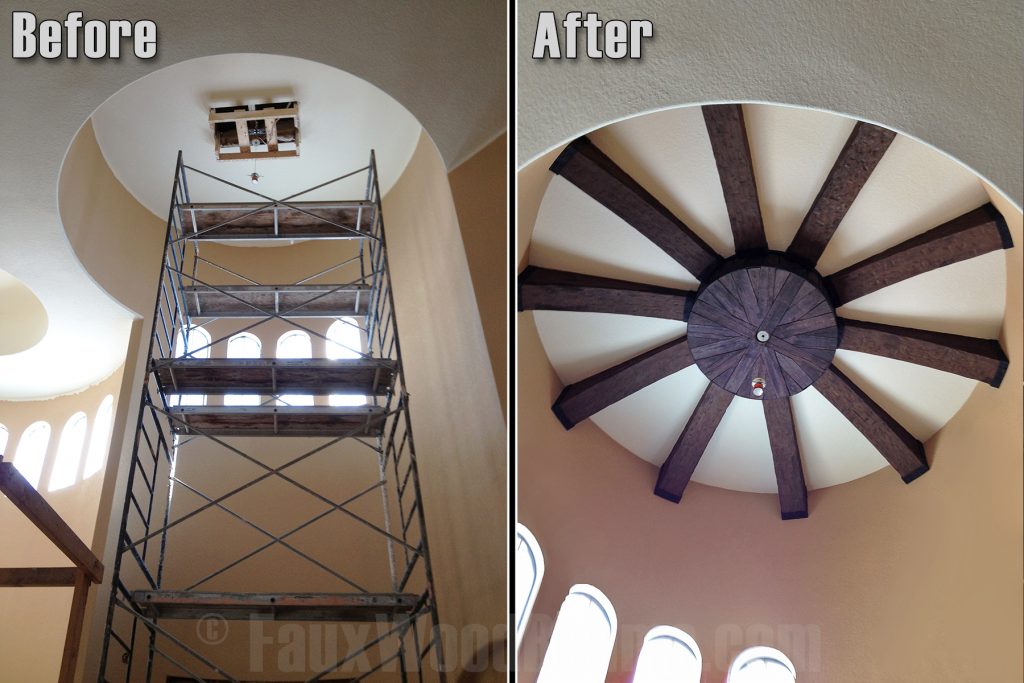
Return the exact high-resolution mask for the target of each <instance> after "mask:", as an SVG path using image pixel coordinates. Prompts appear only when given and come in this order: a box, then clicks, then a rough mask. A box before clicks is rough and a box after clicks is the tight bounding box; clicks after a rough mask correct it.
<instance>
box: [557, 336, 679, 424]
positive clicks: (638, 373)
mask: <svg viewBox="0 0 1024 683" xmlns="http://www.w3.org/2000/svg"><path fill="white" fill-rule="evenodd" d="M690 365H693V356H692V355H691V354H690V347H689V344H688V343H687V339H686V337H685V336H683V337H680V338H679V339H673V340H672V341H670V342H667V343H665V344H662V345H661V346H659V347H657V348H655V349H651V350H650V351H647V352H646V353H642V354H640V355H639V356H635V357H633V358H630V359H629V360H627V361H624V362H622V363H619V364H618V365H615V366H614V367H611V368H608V369H607V370H604V371H602V372H599V373H597V374H596V375H592V376H591V377H588V378H587V379H584V380H581V381H579V382H576V383H574V384H570V385H569V386H567V387H565V389H563V390H562V393H561V394H559V395H558V398H557V399H556V400H555V403H554V405H552V406H551V410H552V412H554V414H555V416H556V417H557V418H558V420H559V422H561V423H562V426H564V427H565V428H566V429H572V428H573V427H575V426H576V425H578V424H579V423H580V422H582V421H583V420H586V419H587V418H588V417H590V416H591V415H594V414H595V413H597V412H599V411H601V410H603V409H605V408H607V407H608V406H610V405H612V404H613V403H617V402H618V401H621V400H622V399H624V398H626V397H627V396H629V395H631V394H633V393H635V392H637V391H639V390H640V389H643V388H644V387H646V386H648V385H649V384H653V383H655V382H657V381H658V380H660V379H663V378H665V377H668V376H669V375H671V374H673V373H676V372H679V371H680V370H682V369H684V368H686V367H688V366H690Z"/></svg>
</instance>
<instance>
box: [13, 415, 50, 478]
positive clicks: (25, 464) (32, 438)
mask: <svg viewBox="0 0 1024 683" xmlns="http://www.w3.org/2000/svg"><path fill="white" fill-rule="evenodd" d="M49 443H50V425H49V424H47V423H46V422H33V423H32V424H30V425H29V427H28V429H26V430H25V433H24V434H22V435H21V439H20V440H19V441H18V451H17V452H16V453H15V454H14V466H15V467H17V468H18V471H19V472H21V476H23V477H25V479H27V480H28V483H29V484H31V485H32V488H39V477H40V476H42V474H43V461H44V460H46V447H47V446H48V445H49Z"/></svg>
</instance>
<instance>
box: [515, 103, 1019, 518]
mask: <svg viewBox="0 0 1024 683" xmlns="http://www.w3.org/2000/svg"><path fill="white" fill-rule="evenodd" d="M551 171H552V173H553V174H554V175H553V176H552V177H551V179H550V183H549V185H548V187H547V189H546V191H545V194H544V197H543V199H542V201H541V205H540V207H539V210H538V214H537V219H536V223H535V225H534V231H533V237H532V241H531V243H530V267H528V268H527V269H526V270H524V271H523V273H522V274H521V275H520V279H519V304H520V308H521V309H522V310H527V311H533V313H532V315H533V316H534V320H535V322H536V325H537V330H538V333H539V335H540V339H541V343H542V345H543V347H544V350H545V352H546V354H547V356H548V359H549V360H550V362H551V365H552V367H553V368H554V369H555V371H556V373H557V374H558V376H559V378H560V379H561V380H562V383H563V385H564V386H565V388H564V390H563V391H562V393H561V395H560V396H559V397H558V399H557V400H556V401H555V403H554V405H553V406H552V409H553V411H554V413H555V415H556V416H557V417H558V419H559V420H560V421H561V422H562V424H563V425H564V426H565V427H566V428H568V429H571V428H572V427H574V426H575V425H576V424H578V423H579V422H582V421H584V420H587V419H590V420H592V421H593V422H594V424H596V425H597V426H598V427H599V428H600V429H602V430H604V431H605V432H606V433H607V434H608V435H609V436H611V437H612V438H613V439H615V440H616V441H618V442H619V443H620V444H622V445H623V446H624V447H625V448H627V449H628V450H630V451H632V452H633V453H635V454H636V455H638V456H639V457H641V458H643V459H645V460H647V461H649V462H651V463H652V464H654V465H657V466H658V467H659V470H658V475H657V481H656V484H655V487H654V492H655V493H656V494H657V495H659V496H661V497H663V498H666V499H668V500H673V501H676V502H678V501H680V500H681V498H682V496H683V492H684V490H685V487H686V485H687V484H688V482H690V481H697V482H701V483H704V484H709V485H713V486H719V487H724V488H729V489H735V490H739V491H750V492H760V493H776V492H777V493H778V494H779V500H780V507H781V512H782V516H783V517H784V518H793V517H804V516H806V515H807V503H806V491H807V490H808V489H815V488H822V487H826V486H833V485H837V484H842V483H844V482H848V481H851V480H853V479H857V478H859V477H862V476H865V475H867V474H870V473H871V472H874V471H876V470H879V469H881V468H884V467H888V468H891V469H892V470H895V475H898V476H900V477H901V478H902V479H903V480H904V481H906V482H911V481H913V480H914V479H916V478H917V477H919V476H921V475H922V474H924V473H925V472H926V471H927V469H928V463H927V460H926V458H925V456H924V448H923V442H924V441H926V440H927V439H929V438H930V437H931V436H933V435H934V434H935V433H936V432H937V431H938V430H939V429H941V428H942V426H943V425H945V424H946V422H948V421H949V419H950V418H951V417H952V416H953V415H954V414H956V412H957V411H958V410H959V409H960V407H961V406H962V405H963V404H964V402H965V401H966V400H967V398H968V397H969V396H970V394H971V393H972V392H973V391H974V390H975V389H976V388H977V387H978V384H979V383H983V384H989V385H992V386H998V385H999V384H1000V382H1001V381H1002V378H1003V375H1004V373H1005V371H1006V366H1007V361H1006V356H1005V355H1004V353H1003V351H1002V349H1001V348H1000V346H999V342H998V341H997V339H998V337H999V334H1000V330H1001V326H1002V320H1003V316H1004V312H1005V310H1004V309H1005V289H1006V254H1005V250H1006V249H1010V248H1013V245H1012V241H1011V239H1010V236H1009V231H1008V230H1007V227H1006V222H1005V220H1004V219H1003V217H1002V216H1001V215H1000V214H999V212H998V211H997V210H996V209H995V208H994V206H993V205H992V204H991V203H990V202H989V197H988V195H987V193H986V191H985V189H984V187H983V185H982V184H981V182H980V181H979V180H978V179H977V177H976V176H974V174H973V173H971V172H970V171H968V170H967V169H966V168H964V167H963V166H962V165H960V164H959V163H957V162H956V161H954V160H952V159H950V158H949V157H947V156H945V155H943V154H942V153H940V152H938V151H936V150H934V149H932V148H930V147H928V146H927V145H925V144H923V143H920V142H918V141H915V140H913V139H910V138H907V137H904V136H902V135H897V134H896V133H894V132H893V131H891V130H888V129H886V128H883V127H881V126H877V125H873V124H870V123H866V122H861V121H854V120H852V119H849V118H847V117H843V116H839V115H835V114H830V113H826V112H821V111H812V110H807V109H800V108H795V107H784V106H776V105H750V104H746V105H739V104H722V105H705V106H700V107H681V108H677V109H671V110H665V111H661V112H657V113H654V114H647V115H643V116H639V117H634V118H631V119H626V120H624V121H620V122H618V123H615V124H612V125H609V126H606V127H604V128H602V129H599V130H597V131H593V132H591V133H589V134H588V135H586V136H584V137H581V138H578V139H577V140H574V141H573V142H571V143H569V145H567V146H566V148H565V149H564V150H563V152H562V153H561V154H560V155H559V156H558V158H557V159H556V160H555V161H554V163H553V164H552V165H551Z"/></svg>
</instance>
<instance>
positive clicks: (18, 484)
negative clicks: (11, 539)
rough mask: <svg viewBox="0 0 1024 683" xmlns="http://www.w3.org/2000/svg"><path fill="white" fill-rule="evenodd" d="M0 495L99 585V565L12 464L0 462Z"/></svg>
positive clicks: (101, 569)
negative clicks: (4, 496) (5, 497)
mask: <svg viewBox="0 0 1024 683" xmlns="http://www.w3.org/2000/svg"><path fill="white" fill-rule="evenodd" d="M0 492H3V494H4V495H6V496H7V498H8V499H10V501H11V502H12V503H14V505H15V506H16V507H17V508H18V509H19V510H21V513H22V514H23V515H25V516H26V517H28V518H29V520H31V522H32V523H33V524H35V525H36V527H38V529H39V530H40V531H42V532H43V533H44V534H45V535H46V537H47V538H49V539H50V540H51V541H53V544H54V545H56V546H57V548H59V549H60V551H61V552H63V553H64V554H65V555H67V557H68V559H70V560H71V561H72V562H74V563H75V566H77V567H78V568H79V569H81V570H82V571H83V572H85V575H86V576H87V577H88V578H89V580H90V581H92V582H93V583H101V582H102V581H103V564H102V563H101V562H100V561H99V560H98V559H96V556H95V555H93V554H92V551H91V550H89V547H88V546H87V545H85V543H83V542H82V540H81V539H80V538H78V536H77V535H75V532H74V531H72V529H71V527H69V526H68V525H67V523H66V522H65V521H64V520H63V519H61V517H60V515H58V514H57V513H56V512H55V511H54V509H53V508H52V507H50V505H49V503H47V502H46V500H45V499H44V498H43V497H42V496H41V495H39V492H38V491H36V490H35V489H34V488H32V485H31V484H29V483H28V482H27V481H26V480H25V477H23V476H21V472H19V471H18V470H17V469H15V467H14V464H13V463H10V462H0Z"/></svg>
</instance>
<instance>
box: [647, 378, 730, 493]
mask: <svg viewBox="0 0 1024 683" xmlns="http://www.w3.org/2000/svg"><path fill="white" fill-rule="evenodd" d="M732 398H733V395H732V394H731V393H729V392H728V391H726V390H725V389H722V388H721V387H719V386H718V385H717V384H715V383H714V382H711V383H709V384H708V388H707V389H705V390H704V394H703V395H702V396H701V397H700V400H699V401H698V402H697V407H696V408H694V409H693V413H692V414H691V415H690V419H689V420H687V421H686V426H685V427H683V433H682V434H680V435H679V439H678V440H677V441H676V443H675V445H674V446H673V447H672V450H671V452H669V454H668V458H667V459H666V460H665V462H664V463H663V464H662V466H661V470H659V472H658V481H657V483H656V484H655V486H654V495H656V496H660V497H662V498H664V499H665V500H670V501H672V502H673V503H678V502H679V501H680V500H681V499H682V497H683V491H684V490H685V489H686V485H687V484H689V483H690V477H692V476H693V471H694V470H695V469H697V463H699V462H700V459H701V456H703V455H704V451H705V449H707V447H708V443H710V441H711V437H712V436H714V434H715V430H716V429H718V423H719V422H721V421H722V416H724V415H725V411H726V409H727V408H728V407H729V404H730V403H731V402H732Z"/></svg>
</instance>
